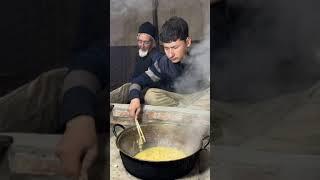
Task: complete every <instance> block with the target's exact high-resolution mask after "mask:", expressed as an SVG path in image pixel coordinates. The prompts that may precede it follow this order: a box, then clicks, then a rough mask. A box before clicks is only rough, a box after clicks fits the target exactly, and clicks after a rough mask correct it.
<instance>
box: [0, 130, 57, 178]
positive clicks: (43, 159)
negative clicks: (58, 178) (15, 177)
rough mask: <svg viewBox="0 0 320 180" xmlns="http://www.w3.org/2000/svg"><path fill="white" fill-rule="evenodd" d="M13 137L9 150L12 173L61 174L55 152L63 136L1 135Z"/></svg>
mask: <svg viewBox="0 0 320 180" xmlns="http://www.w3.org/2000/svg"><path fill="white" fill-rule="evenodd" d="M1 134H4V135H9V136H12V137H13V139H14V141H13V143H12V144H11V146H10V147H9V149H8V153H7V154H8V163H9V168H10V171H11V173H14V174H32V175H46V176H53V175H57V174H60V172H59V167H60V162H59V159H58V158H57V157H56V156H55V153H54V150H55V146H56V144H57V143H58V140H59V139H60V137H61V135H49V134H31V133H1Z"/></svg>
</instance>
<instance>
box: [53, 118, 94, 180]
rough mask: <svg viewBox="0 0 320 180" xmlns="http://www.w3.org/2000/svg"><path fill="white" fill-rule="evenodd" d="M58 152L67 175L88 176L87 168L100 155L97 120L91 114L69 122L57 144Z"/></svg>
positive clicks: (73, 176)
mask: <svg viewBox="0 0 320 180" xmlns="http://www.w3.org/2000/svg"><path fill="white" fill-rule="evenodd" d="M56 154H57V156H58V157H59V159H60V161H61V168H62V169H61V170H62V172H63V174H64V175H65V176H66V177H72V178H79V177H80V175H81V176H86V175H87V174H86V173H87V170H88V169H89V167H90V166H91V165H92V164H93V162H94V161H95V159H96V158H97V156H98V142H97V134H96V128H95V121H94V119H93V118H92V117H90V116H85V115H81V116H77V117H75V118H73V119H72V120H71V121H69V122H68V123H67V126H66V130H65V132H64V134H63V136H62V138H61V139H60V141H59V143H58V144H57V148H56Z"/></svg>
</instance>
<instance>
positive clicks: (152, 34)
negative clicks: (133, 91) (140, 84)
mask: <svg viewBox="0 0 320 180" xmlns="http://www.w3.org/2000/svg"><path fill="white" fill-rule="evenodd" d="M157 37H158V36H157V34H156V28H155V27H154V26H153V25H152V24H151V23H150V22H144V23H143V24H141V25H140V27H139V30H138V34H137V45H138V52H137V56H136V64H135V68H134V71H133V73H132V76H131V78H130V80H132V79H134V78H136V77H138V76H139V75H141V74H142V73H144V72H145V71H146V70H147V69H148V67H150V66H151V65H152V64H153V62H154V59H156V58H157V57H159V56H162V54H161V53H160V52H159V51H158V50H157V48H156V39H157ZM130 85H131V83H125V84H123V85H122V86H121V87H119V88H117V89H115V90H113V91H112V92H111V93H110V102H111V103H121V104H123V103H128V102H129V99H128V94H129V87H130Z"/></svg>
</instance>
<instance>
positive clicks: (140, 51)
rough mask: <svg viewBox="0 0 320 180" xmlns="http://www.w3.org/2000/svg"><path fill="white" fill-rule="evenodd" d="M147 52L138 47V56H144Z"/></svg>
mask: <svg viewBox="0 0 320 180" xmlns="http://www.w3.org/2000/svg"><path fill="white" fill-rule="evenodd" d="M147 54H148V50H147V51H144V50H142V49H139V56H140V57H145V56H146V55H147Z"/></svg>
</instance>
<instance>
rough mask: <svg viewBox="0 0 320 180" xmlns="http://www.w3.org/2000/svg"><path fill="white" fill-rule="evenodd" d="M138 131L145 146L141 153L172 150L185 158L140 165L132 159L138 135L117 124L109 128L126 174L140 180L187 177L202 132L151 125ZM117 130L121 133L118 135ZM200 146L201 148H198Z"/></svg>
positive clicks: (131, 129) (193, 162)
mask: <svg viewBox="0 0 320 180" xmlns="http://www.w3.org/2000/svg"><path fill="white" fill-rule="evenodd" d="M140 126H141V129H142V131H143V133H144V135H145V138H146V140H147V142H146V143H145V144H144V145H143V149H146V148H149V147H155V146H166V147H174V148H177V149H179V150H182V151H184V152H185V153H186V154H187V157H185V158H183V159H178V160H172V161H159V162H155V161H144V160H139V159H136V158H134V156H135V155H136V154H137V153H138V152H140V151H139V146H138V139H139V135H138V132H137V129H136V127H135V126H132V127H129V128H125V127H124V126H122V125H120V124H116V125H114V127H113V133H114V135H115V136H116V137H117V140H116V145H117V148H118V149H119V151H120V156H121V159H122V162H123V165H124V167H125V168H126V170H127V171H128V172H129V173H131V174H132V175H134V176H136V177H138V178H142V179H176V178H178V177H181V176H184V175H186V174H188V173H189V172H190V171H191V170H192V169H193V167H194V165H195V163H196V162H197V160H198V158H199V154H200V151H201V150H202V149H205V147H206V146H207V145H208V144H209V140H208V142H207V143H206V144H205V145H204V146H203V140H204V139H206V138H207V137H205V138H203V129H202V130H201V129H198V128H199V127H198V128H195V127H192V126H188V125H181V124H176V123H161V122H152V123H145V124H141V125H140ZM117 127H121V128H122V129H123V131H122V132H121V133H120V134H118V133H117V132H116V129H117ZM202 146H203V147H202Z"/></svg>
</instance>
